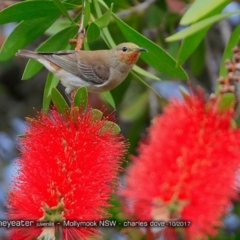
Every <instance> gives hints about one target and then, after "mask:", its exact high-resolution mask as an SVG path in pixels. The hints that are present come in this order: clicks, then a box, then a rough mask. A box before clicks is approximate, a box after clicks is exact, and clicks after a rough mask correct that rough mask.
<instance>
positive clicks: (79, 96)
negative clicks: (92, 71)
mask: <svg viewBox="0 0 240 240" xmlns="http://www.w3.org/2000/svg"><path fill="white" fill-rule="evenodd" d="M87 103H88V92H87V89H86V88H85V87H80V88H78V90H77V92H76V94H75V97H74V106H76V107H82V110H84V109H86V107H87Z"/></svg>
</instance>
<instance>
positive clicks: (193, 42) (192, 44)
mask: <svg viewBox="0 0 240 240" xmlns="http://www.w3.org/2000/svg"><path fill="white" fill-rule="evenodd" d="M208 29H209V27H207V28H205V29H203V30H200V31H198V32H196V33H195V34H194V35H192V36H189V37H187V38H184V40H183V41H182V43H181V46H180V49H179V52H178V57H177V61H178V64H179V65H181V64H183V63H184V62H185V61H186V60H187V59H188V57H189V56H190V55H191V54H192V53H193V51H194V50H195V49H196V48H197V46H198V45H199V44H200V42H201V41H202V39H203V38H204V36H205V35H206V33H207V31H208Z"/></svg>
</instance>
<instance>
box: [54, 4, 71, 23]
mask: <svg viewBox="0 0 240 240" xmlns="http://www.w3.org/2000/svg"><path fill="white" fill-rule="evenodd" d="M53 2H54V3H55V5H56V6H57V7H58V8H59V10H60V11H61V12H62V13H63V15H64V16H65V17H66V18H68V19H69V21H70V22H71V23H74V21H73V20H72V18H71V17H70V16H69V14H68V11H67V9H66V8H65V6H64V4H63V3H62V2H61V1H60V0H53Z"/></svg>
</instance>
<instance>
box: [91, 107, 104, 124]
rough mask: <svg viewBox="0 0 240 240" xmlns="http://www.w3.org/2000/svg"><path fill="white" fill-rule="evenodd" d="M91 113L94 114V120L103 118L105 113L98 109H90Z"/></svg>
mask: <svg viewBox="0 0 240 240" xmlns="http://www.w3.org/2000/svg"><path fill="white" fill-rule="evenodd" d="M90 115H91V116H92V120H93V121H100V120H101V119H102V116H103V113H102V112H101V111H99V110H98V109H92V110H91V111H90Z"/></svg>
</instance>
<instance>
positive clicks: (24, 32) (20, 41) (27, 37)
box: [0, 15, 59, 61]
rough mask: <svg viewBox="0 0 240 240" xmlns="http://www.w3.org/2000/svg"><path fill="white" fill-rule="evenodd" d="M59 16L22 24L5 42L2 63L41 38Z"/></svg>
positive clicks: (0, 54)
mask: <svg viewBox="0 0 240 240" xmlns="http://www.w3.org/2000/svg"><path fill="white" fill-rule="evenodd" d="M58 16H59V15H54V16H51V17H44V18H37V19H31V20H24V21H22V22H20V23H19V24H18V25H17V26H16V27H15V28H14V30H13V31H12V32H11V33H10V35H9V36H8V37H7V39H6V40H5V42H4V44H3V46H2V49H1V52H0V61H6V60H8V59H10V58H12V57H13V56H14V55H15V54H16V52H17V51H18V50H19V49H22V48H24V47H26V46H27V45H28V44H29V43H31V42H32V41H33V40H35V39H36V38H37V37H39V36H41V35H42V34H43V33H44V32H45V31H46V30H47V29H48V28H49V27H50V26H51V25H52V23H53V22H54V21H55V20H56V19H57V18H58Z"/></svg>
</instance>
